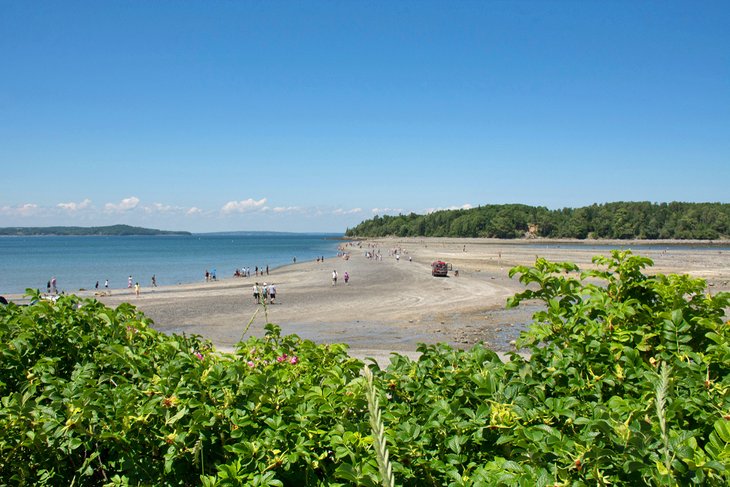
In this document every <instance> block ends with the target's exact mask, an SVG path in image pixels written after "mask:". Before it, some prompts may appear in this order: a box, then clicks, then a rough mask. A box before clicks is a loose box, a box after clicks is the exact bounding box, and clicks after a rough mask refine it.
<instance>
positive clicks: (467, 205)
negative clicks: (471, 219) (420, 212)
mask: <svg viewBox="0 0 730 487" xmlns="http://www.w3.org/2000/svg"><path fill="white" fill-rule="evenodd" d="M472 208H474V206H473V205H472V204H471V203H464V204H463V205H461V206H448V207H446V208H427V209H426V210H425V213H426V214H429V213H435V212H437V211H442V210H470V209H472Z"/></svg>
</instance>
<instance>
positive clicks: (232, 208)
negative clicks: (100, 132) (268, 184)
mask: <svg viewBox="0 0 730 487" xmlns="http://www.w3.org/2000/svg"><path fill="white" fill-rule="evenodd" d="M265 204H266V198H261V199H260V200H258V201H257V200H254V199H253V198H248V199H246V200H242V201H229V202H228V203H226V204H225V205H223V208H221V211H222V212H223V213H226V214H228V213H246V212H248V211H252V210H256V209H259V208H260V209H263V206H264V205H265Z"/></svg>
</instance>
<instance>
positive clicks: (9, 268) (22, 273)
mask: <svg viewBox="0 0 730 487" xmlns="http://www.w3.org/2000/svg"><path fill="white" fill-rule="evenodd" d="M341 236H342V235H341V234H267V233H261V234H257V233H252V234H245V235H244V234H228V235H223V234H199V235H192V236H139V237H131V236H130V237H96V236H83V237H59V236H43V237H0V295H2V294H11V293H23V292H25V289H26V288H33V289H40V290H42V291H45V289H46V284H47V282H48V281H49V280H50V279H51V277H54V276H55V277H56V280H57V283H58V284H57V285H58V289H59V291H62V290H63V291H66V292H74V291H78V290H79V289H81V288H84V289H93V288H94V286H95V285H96V282H97V281H99V288H100V289H101V288H103V287H104V280H105V279H109V287H110V288H122V287H127V278H128V276H130V275H131V276H132V279H133V280H134V281H135V282H137V281H139V283H140V284H141V285H142V286H149V285H150V284H151V279H152V275H153V274H154V275H155V276H156V278H157V284H158V285H160V286H162V285H171V284H180V283H189V282H195V281H202V280H204V276H205V271H206V270H208V271H213V270H215V272H216V274H217V276H218V278H223V277H230V276H232V275H233V273H234V272H235V270H236V269H241V268H243V267H250V268H251V274H252V275H253V272H254V268H255V267H256V266H258V267H259V268H262V267H263V268H265V267H266V266H267V265H268V266H269V267H270V268H275V267H279V266H282V265H285V264H290V263H292V261H293V259H294V258H295V257H296V259H297V261H298V262H301V261H306V260H314V259H315V258H317V257H320V256H324V257H331V256H333V255H336V254H337V247H338V245H339V244H340V243H341V242H340V241H338V240H337V239H338V238H339V237H341Z"/></svg>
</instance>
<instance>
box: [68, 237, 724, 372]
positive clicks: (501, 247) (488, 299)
mask: <svg viewBox="0 0 730 487" xmlns="http://www.w3.org/2000/svg"><path fill="white" fill-rule="evenodd" d="M536 244H537V245H538V246H537V247H536V246H535V245H536ZM607 244H611V243H610V242H604V241H600V242H590V243H587V244H580V243H579V242H573V241H563V242H556V241H550V242H547V241H512V240H509V241H505V240H494V239H448V238H406V239H404V238H383V239H370V240H363V241H357V242H351V243H343V251H344V252H346V253H347V254H348V255H349V258H347V259H345V258H344V257H332V258H328V259H326V260H325V261H324V262H302V263H297V264H294V265H289V266H285V267H282V268H278V269H274V270H272V271H271V272H270V274H269V275H268V276H263V277H261V276H259V277H256V276H251V277H250V278H233V277H231V278H226V279H222V280H219V281H216V282H200V283H193V284H185V285H177V286H167V287H159V288H149V287H146V288H142V293H141V295H140V296H139V297H137V296H135V295H134V290H133V289H132V290H128V289H120V290H113V291H112V295H111V296H98V299H99V300H100V301H102V302H103V303H105V304H107V305H109V306H116V305H118V304H119V303H121V302H130V303H132V304H134V305H136V306H137V307H138V308H139V309H140V310H142V311H143V312H144V313H145V314H146V315H147V316H148V317H150V318H151V319H152V320H153V321H154V323H155V328H157V329H159V330H161V331H163V332H166V333H178V334H180V333H186V334H197V335H201V336H203V337H205V338H207V339H209V340H211V341H212V342H213V344H214V345H215V346H216V347H218V348H219V349H223V350H230V349H232V348H233V347H234V346H235V344H236V343H237V342H238V341H239V340H241V339H242V338H246V337H247V336H249V335H258V336H261V335H263V334H264V326H265V325H266V323H276V324H277V325H279V326H281V328H282V332H283V333H285V334H290V333H295V334H297V335H299V336H300V337H302V338H305V339H310V340H313V341H315V342H317V343H346V344H348V345H349V346H350V353H351V355H352V356H356V357H360V358H363V357H368V356H373V357H380V358H379V360H378V361H379V362H382V358H383V357H387V355H388V353H389V352H391V351H397V352H399V353H405V354H408V355H411V356H413V355H414V352H415V351H416V348H417V347H418V344H419V343H429V344H433V343H439V342H445V343H449V344H451V345H453V346H457V347H460V348H468V347H470V346H472V345H473V344H474V343H476V342H479V341H482V342H485V344H486V345H487V346H488V347H490V348H492V349H494V350H497V351H508V350H513V346H512V345H511V343H512V342H513V340H515V339H516V337H517V336H518V335H519V332H520V331H521V330H522V329H523V328H524V326H525V324H526V323H529V321H530V318H531V316H532V313H534V312H535V311H536V310H537V309H538V308H537V306H536V305H534V304H533V305H530V304H528V305H526V306H520V307H519V308H517V309H510V310H508V309H505V303H506V300H507V298H508V297H510V296H512V295H513V294H515V293H516V292H520V291H522V290H523V289H524V288H523V286H522V284H520V283H519V281H518V280H517V279H516V278H514V279H510V278H509V277H508V272H509V269H510V268H511V267H513V266H515V265H532V264H534V262H535V258H536V256H538V255H539V256H540V257H545V258H547V259H549V260H554V261H570V262H575V263H576V264H578V265H579V266H580V267H581V269H588V268H590V267H592V264H591V258H592V257H593V256H594V255H596V254H597V253H602V254H608V251H604V252H597V251H596V250H595V249H591V248H588V247H589V246H590V245H607ZM615 244H616V245H620V246H622V247H626V246H629V247H632V248H633V251H634V253H636V254H640V255H643V256H646V257H649V258H651V259H653V260H654V263H655V265H654V267H652V268H650V269H649V270H648V272H649V273H659V272H660V273H665V274H666V273H687V274H690V275H693V276H696V277H701V278H704V279H706V280H707V282H708V285H709V287H708V289H709V291H710V292H713V293H715V292H718V291H721V290H724V291H728V290H730V252H728V251H722V250H714V249H712V248H711V247H710V248H709V250H708V247H700V248H698V249H693V248H685V245H686V243H685V242H682V243H681V244H682V247H676V246H673V245H671V244H670V243H667V244H666V247H665V248H663V249H662V250H656V249H654V250H652V249H648V248H645V247H643V246H642V244H641V243H639V242H625V241H621V242H616V243H615ZM542 245H544V248H543V247H542ZM651 245H652V246H655V247H656V246H657V245H661V243H657V242H651ZM726 245H727V244H726ZM396 249H398V253H399V255H400V257H399V259H396V258H395V256H394V254H393V252H394V251H395V250H396ZM366 251H371V252H376V253H377V252H379V254H380V256H381V259H368V258H366V257H365V252H366ZM437 259H440V260H444V261H446V262H448V263H450V264H451V265H452V267H453V270H454V271H456V270H458V271H459V272H458V277H457V276H456V275H455V272H454V271H452V272H450V273H449V276H448V277H432V276H431V267H430V264H431V262H432V261H434V260H437ZM333 270H337V272H338V274H339V277H340V278H339V280H338V282H337V285H335V286H333V285H332V279H331V275H332V271H333ZM345 271H347V272H348V273H349V274H350V282H349V284H347V285H346V284H345V283H344V282H343V280H342V276H343V275H344V273H345ZM257 281H258V282H259V283H262V282H264V281H265V282H267V283H271V282H273V283H275V285H276V287H277V299H276V304H273V305H268V306H265V307H264V306H261V305H257V304H256V303H255V302H254V299H253V295H252V286H253V283H254V282H257ZM79 294H81V295H84V293H79ZM93 294H94V293H92V292H87V293H86V295H93ZM249 323H250V326H249ZM246 330H247V332H246V333H245V334H244V331H246Z"/></svg>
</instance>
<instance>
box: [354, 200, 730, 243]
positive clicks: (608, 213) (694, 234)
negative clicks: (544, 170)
mask: <svg viewBox="0 0 730 487" xmlns="http://www.w3.org/2000/svg"><path fill="white" fill-rule="evenodd" d="M345 235H346V236H348V237H384V236H389V235H393V236H399V237H494V238H524V237H542V238H577V239H591V238H594V239H648V240H655V239H681V240H687V239H698V240H714V239H721V238H728V237H729V236H730V204H725V203H679V202H672V203H650V202H615V203H605V204H593V205H591V206H585V207H582V208H563V209H560V210H549V209H547V208H545V207H544V206H528V205H519V204H508V205H486V206H480V207H477V208H471V209H467V210H442V211H437V212H434V213H429V214H427V215H417V214H415V213H410V214H409V215H398V216H375V217H374V218H372V219H370V220H366V221H364V222H362V223H360V224H359V225H357V226H356V227H354V228H350V229H348V230H347V232H346V233H345Z"/></svg>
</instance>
